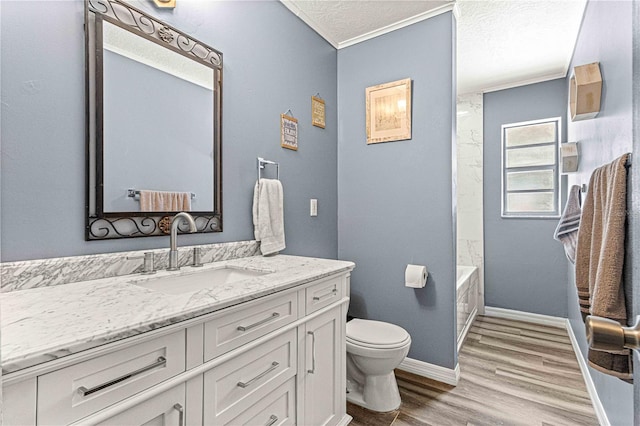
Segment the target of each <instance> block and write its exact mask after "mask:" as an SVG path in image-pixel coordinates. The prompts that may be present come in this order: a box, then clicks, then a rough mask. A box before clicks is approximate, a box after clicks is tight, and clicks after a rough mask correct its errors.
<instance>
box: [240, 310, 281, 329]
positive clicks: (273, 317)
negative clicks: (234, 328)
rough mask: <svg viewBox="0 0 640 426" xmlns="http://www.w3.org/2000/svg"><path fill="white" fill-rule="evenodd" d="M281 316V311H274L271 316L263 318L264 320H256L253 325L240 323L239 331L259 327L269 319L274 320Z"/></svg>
mask: <svg viewBox="0 0 640 426" xmlns="http://www.w3.org/2000/svg"><path fill="white" fill-rule="evenodd" d="M279 316H280V314H279V313H277V312H274V313H272V314H271V316H270V317H267V318H265V319H263V320H260V321H258V322H254V323H253V324H251V325H239V326H238V331H247V330H251V329H252V328H254V327H257V326H259V325H262V324H264V323H265V322H269V321H271V320H274V319H276V318H278V317H279Z"/></svg>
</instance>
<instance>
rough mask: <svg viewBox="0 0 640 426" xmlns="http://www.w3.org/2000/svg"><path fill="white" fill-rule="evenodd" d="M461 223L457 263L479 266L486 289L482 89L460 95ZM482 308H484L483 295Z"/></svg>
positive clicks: (459, 205) (459, 192)
mask: <svg viewBox="0 0 640 426" xmlns="http://www.w3.org/2000/svg"><path fill="white" fill-rule="evenodd" d="M457 107H458V108H457V110H458V111H457V145H458V175H457V182H458V187H457V188H458V203H457V204H458V210H457V213H458V223H457V228H458V232H457V263H458V265H466V266H476V267H477V268H478V271H479V278H480V280H479V286H480V287H479V290H480V294H483V289H484V272H483V271H484V227H483V215H482V175H483V166H482V149H483V147H482V144H483V134H482V93H469V94H465V95H460V96H458V99H457ZM479 302H480V305H479V307H478V308H479V312H480V313H482V312H483V311H484V303H482V302H483V298H482V297H480V300H479Z"/></svg>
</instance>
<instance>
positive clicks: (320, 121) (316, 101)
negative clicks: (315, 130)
mask: <svg viewBox="0 0 640 426" xmlns="http://www.w3.org/2000/svg"><path fill="white" fill-rule="evenodd" d="M325 117H326V110H325V104H324V99H320V98H317V97H315V96H312V97H311V124H313V125H314V126H316V127H320V128H323V129H324V128H325Z"/></svg>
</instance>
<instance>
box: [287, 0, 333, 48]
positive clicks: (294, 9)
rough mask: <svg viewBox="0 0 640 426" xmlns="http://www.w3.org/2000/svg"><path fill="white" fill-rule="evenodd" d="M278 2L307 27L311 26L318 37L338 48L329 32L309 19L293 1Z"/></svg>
mask: <svg viewBox="0 0 640 426" xmlns="http://www.w3.org/2000/svg"><path fill="white" fill-rule="evenodd" d="M280 3H282V4H283V5H284V6H285V7H286V8H287V9H289V10H290V11H291V13H293V14H294V15H296V16H297V17H298V18H300V19H302V22H304V23H305V24H307V25H308V26H309V27H311V29H312V30H314V31H315V32H316V33H318V35H319V36H320V37H322V38H323V39H325V40H326V41H327V42H328V43H329V44H330V45H332V46H333V47H335V48H336V49H338V48H339V47H338V45H339V43H338V41H337V40H334V39H333V37H331V36H330V35H329V32H328V31H327V30H326V29H324V28H322V27H321V26H320V25H318V23H317V22H315V21H314V20H313V19H311V18H310V17H309V15H307V14H306V13H304V12H303V11H302V9H300V8H299V7H298V6H296V4H295V3H293V2H292V1H290V0H280Z"/></svg>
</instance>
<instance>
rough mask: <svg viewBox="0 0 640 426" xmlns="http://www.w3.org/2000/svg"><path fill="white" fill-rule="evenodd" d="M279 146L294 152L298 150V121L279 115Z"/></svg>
mask: <svg viewBox="0 0 640 426" xmlns="http://www.w3.org/2000/svg"><path fill="white" fill-rule="evenodd" d="M280 136H281V139H280V146H281V147H283V148H287V149H292V150H294V151H297V150H298V119H297V118H294V117H291V116H289V115H286V114H280Z"/></svg>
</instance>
